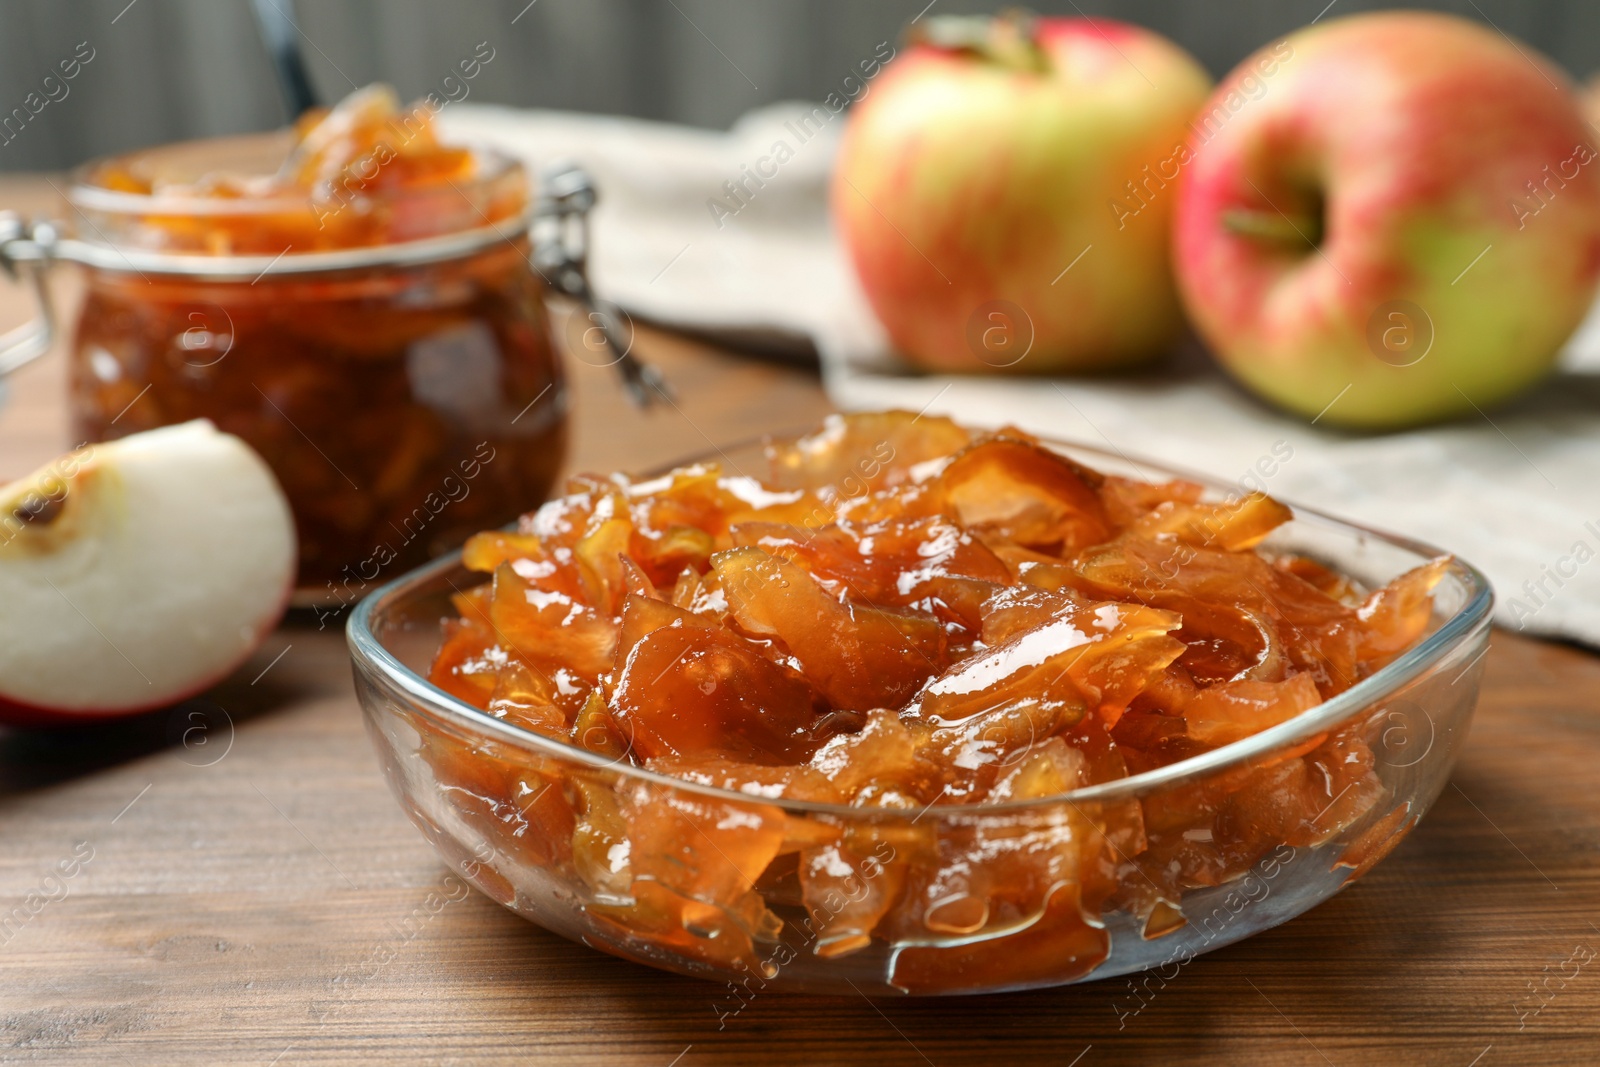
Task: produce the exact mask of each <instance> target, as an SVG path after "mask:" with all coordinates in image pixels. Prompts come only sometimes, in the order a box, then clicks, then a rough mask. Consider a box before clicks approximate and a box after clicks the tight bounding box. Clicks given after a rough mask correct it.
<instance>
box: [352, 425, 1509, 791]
mask: <svg viewBox="0 0 1600 1067" xmlns="http://www.w3.org/2000/svg"><path fill="white" fill-rule="evenodd" d="M784 436H786V435H781V434H773V435H767V436H765V437H762V438H757V439H753V440H750V441H745V442H740V443H736V444H734V445H729V446H725V447H726V448H727V449H739V448H748V447H751V446H753V445H755V444H758V443H764V442H765V441H768V440H773V439H781V438H782V437H784ZM1041 443H1043V444H1045V445H1047V446H1049V447H1051V448H1052V449H1054V450H1061V449H1066V450H1069V451H1070V452H1073V453H1089V454H1092V455H1096V456H1101V457H1105V458H1106V459H1108V460H1111V461H1113V462H1119V463H1122V464H1125V465H1128V466H1132V467H1134V468H1145V467H1148V468H1150V469H1151V470H1153V471H1155V472H1158V473H1161V474H1166V475H1171V476H1174V477H1179V478H1184V479H1187V480H1190V481H1195V482H1198V483H1199V484H1201V485H1203V486H1205V487H1206V488H1207V489H1211V490H1218V489H1220V490H1224V491H1234V492H1236V491H1237V486H1234V485H1232V484H1231V483H1227V482H1223V481H1221V480H1220V479H1218V478H1216V477H1214V476H1211V475H1207V474H1203V473H1197V472H1192V471H1188V470H1185V469H1184V468H1181V467H1177V466H1174V465H1172V464H1170V463H1165V462H1161V461H1157V460H1149V459H1146V458H1144V457H1135V456H1130V455H1128V454H1127V453H1125V452H1123V451H1122V450H1121V449H1117V450H1115V451H1111V450H1107V449H1104V448H1100V447H1097V446H1095V445H1090V444H1087V443H1083V442H1077V441H1068V440H1064V439H1061V438H1041ZM717 451H718V452H722V453H723V454H724V455H725V454H726V452H725V449H718V450H717ZM705 461H706V457H705V456H704V455H701V456H695V457H690V458H687V459H685V460H683V461H682V462H680V463H678V464H674V465H673V466H672V467H667V468H664V469H667V470H671V469H674V467H676V466H683V465H687V464H690V463H695V462H705ZM1275 499H1281V498H1275ZM1283 502H1284V503H1286V504H1288V505H1289V506H1290V508H1292V509H1293V511H1294V518H1293V519H1292V520H1291V523H1296V522H1305V523H1308V524H1310V525H1315V526H1322V527H1331V528H1334V529H1337V530H1340V531H1342V532H1345V533H1349V534H1354V535H1356V537H1357V538H1370V539H1374V540H1378V541H1382V542H1384V543H1385V544H1388V545H1391V546H1394V547H1397V548H1401V549H1404V550H1406V551H1409V552H1412V553H1414V554H1416V555H1419V556H1423V557H1425V558H1437V557H1439V556H1446V555H1448V556H1450V565H1449V569H1448V571H1447V573H1448V574H1450V575H1451V576H1453V577H1455V578H1456V579H1457V580H1459V581H1461V582H1462V583H1463V585H1464V586H1465V588H1466V591H1467V597H1466V602H1465V603H1464V604H1462V606H1461V608H1460V609H1459V610H1457V611H1456V612H1455V613H1454V614H1453V615H1451V616H1450V617H1449V618H1447V619H1445V620H1444V622H1443V623H1441V624H1440V626H1439V627H1438V629H1436V630H1434V631H1433V632H1432V633H1431V634H1429V635H1428V636H1427V637H1425V638H1423V639H1422V640H1421V641H1419V642H1418V643H1417V644H1415V645H1413V646H1412V647H1411V648H1409V649H1407V650H1405V651H1404V652H1402V653H1401V654H1400V655H1399V656H1397V657H1396V658H1395V659H1394V660H1392V661H1391V662H1390V663H1388V664H1386V665H1385V666H1383V667H1381V668H1379V669H1378V670H1377V671H1376V672H1375V673H1373V674H1372V675H1370V676H1369V677H1367V678H1363V679H1362V680H1361V681H1359V682H1357V683H1356V684H1355V685H1353V686H1351V687H1350V688H1349V689H1346V690H1345V691H1344V692H1342V693H1340V694H1338V695H1337V696H1335V697H1333V698H1332V699H1330V700H1325V701H1323V702H1322V703H1320V704H1317V705H1315V706H1314V707H1311V708H1308V709H1307V710H1305V711H1303V712H1301V713H1300V714H1299V715H1296V716H1295V717H1294V718H1292V719H1287V720H1285V721H1284V722H1281V723H1278V724H1277V725H1276V726H1272V727H1269V728H1268V729H1265V730H1262V731H1260V732H1259V733H1254V734H1251V735H1249V736H1248V737H1244V738H1241V739H1240V740H1238V741H1233V742H1230V743H1229V744H1226V745H1223V746H1221V747H1219V748H1215V749H1212V750H1211V751H1209V752H1202V753H1200V754H1199V755H1195V756H1190V757H1188V758H1187V759H1182V760H1178V761H1176V762H1174V763H1169V764H1166V765H1164V766H1161V767H1156V768H1153V769H1151V770H1147V771H1141V772H1139V773H1138V774H1131V775H1128V776H1127V777H1125V778H1117V779H1113V780H1112V781H1109V782H1101V783H1099V784H1097V785H1089V786H1083V787H1081V788H1078V789H1074V790H1071V791H1070V792H1067V793H1061V794H1059V795H1056V796H1050V797H1032V798H1028V799H1024V800H1010V801H1004V802H1001V803H978V804H946V805H940V804H938V803H937V801H935V802H934V803H931V804H929V805H928V806H927V807H925V808H924V809H923V811H922V813H926V812H927V811H929V810H932V809H934V808H938V809H939V813H940V816H941V817H944V818H961V817H963V816H986V815H990V814H995V813H1008V812H1009V813H1015V812H1019V811H1025V810H1028V809H1037V808H1047V807H1050V806H1053V805H1059V804H1063V803H1066V804H1072V805H1073V806H1074V807H1076V806H1077V805H1078V804H1079V803H1095V804H1104V803H1110V802H1117V801H1125V800H1130V799H1135V798H1137V797H1141V796H1144V795H1146V794H1147V793H1150V792H1153V791H1157V790H1161V789H1167V788H1172V787H1175V786H1180V785H1183V784H1186V783H1188V782H1192V781H1194V780H1195V779H1198V778H1203V777H1206V776H1208V775H1210V774H1213V773H1215V772H1218V771H1222V770H1226V769H1229V768H1231V767H1235V766H1238V765H1241V764H1245V763H1248V762H1250V761H1251V760H1253V759H1255V758H1257V757H1259V756H1262V755H1265V754H1267V753H1270V752H1272V751H1274V750H1277V749H1282V748H1288V747H1291V746H1293V745H1294V744H1296V743H1298V742H1300V741H1304V740H1306V739H1308V738H1310V737H1312V736H1313V735H1315V734H1318V733H1321V732H1323V731H1325V730H1327V729H1330V728H1332V727H1334V726H1336V725H1338V724H1340V723H1342V722H1344V721H1345V720H1347V719H1349V718H1352V717H1353V716H1355V715H1356V714H1357V713H1359V712H1360V711H1362V710H1363V709H1365V708H1367V707H1370V706H1372V705H1373V704H1376V703H1377V702H1379V701H1381V700H1382V699H1383V698H1384V697H1385V696H1387V695H1389V694H1391V693H1393V692H1395V691H1396V690H1398V689H1400V688H1401V687H1402V686H1404V685H1405V684H1407V683H1408V682H1411V681H1413V680H1414V679H1416V678H1418V677H1419V676H1421V675H1422V674H1423V673H1424V672H1425V671H1427V670H1428V669H1429V668H1430V667H1432V666H1434V665H1435V664H1437V663H1439V662H1442V661H1443V660H1444V659H1445V657H1446V656H1447V655H1449V653H1451V652H1452V651H1454V650H1455V649H1457V648H1458V647H1460V646H1461V645H1463V644H1464V643H1466V642H1467V641H1468V640H1469V639H1470V638H1471V637H1472V636H1473V635H1475V634H1476V633H1478V632H1479V631H1480V630H1482V629H1484V628H1486V627H1487V625H1488V622H1489V615H1490V611H1491V609H1492V607H1493V605H1494V590H1493V587H1492V586H1491V585H1490V583H1489V579H1488V578H1487V577H1486V576H1485V575H1484V574H1483V572H1482V571H1480V570H1479V569H1478V568H1477V567H1475V566H1473V565H1472V564H1470V563H1468V562H1466V561H1465V560H1463V559H1461V558H1460V557H1459V556H1455V555H1454V554H1452V553H1447V552H1445V551H1443V550H1441V549H1439V548H1437V547H1435V546H1433V545H1431V544H1428V543H1427V542H1425V541H1419V540H1416V539H1414V538H1410V537H1405V536H1403V535H1400V534H1392V533H1388V532H1386V531H1383V530H1378V529H1375V528H1373V527H1370V526H1367V525H1364V524H1362V523H1357V522H1352V521H1349V520H1346V519H1340V518H1337V517H1335V516H1333V515H1330V514H1328V513H1327V512H1324V511H1322V510H1320V509H1317V508H1312V507H1306V506H1302V505H1300V504H1295V503H1293V502H1290V501H1283ZM1287 525H1288V524H1285V526H1286V527H1287ZM460 561H461V551H460V550H459V549H458V550H456V551H455V552H452V553H449V554H448V555H445V556H441V557H440V558H438V559H436V560H433V561H431V562H429V563H425V564H423V565H422V566H420V567H417V568H414V569H413V570H410V571H407V572H406V573H405V574H402V575H400V576H399V577H397V578H394V579H392V580H390V581H388V582H386V583H385V584H383V585H382V586H380V587H378V588H377V589H375V590H373V591H372V592H371V593H369V594H368V595H367V596H365V597H363V598H362V599H361V601H360V602H359V603H358V604H357V605H356V607H355V609H354V610H353V611H352V612H351V614H350V618H349V620H348V621H347V622H346V624H345V636H346V640H347V642H348V645H349V648H350V655H351V659H352V661H354V664H355V666H356V668H357V670H358V671H359V670H361V669H363V668H365V669H366V670H368V671H370V672H372V673H376V674H378V675H380V676H382V677H383V678H384V679H385V680H386V681H387V682H388V683H389V684H390V685H392V686H394V687H395V688H397V689H399V690H401V691H403V692H404V693H405V694H406V695H407V696H409V697H410V698H411V700H412V703H413V705H414V706H415V707H416V708H418V709H419V710H421V711H423V712H424V713H426V714H428V715H429V716H431V717H432V718H434V719H436V720H442V721H443V722H444V723H445V724H446V725H450V726H454V727H455V728H457V729H465V730H466V731H468V732H469V733H475V734H480V735H481V734H488V735H492V736H493V737H494V738H496V739H497V740H500V741H509V742H511V743H512V744H514V745H516V746H517V747H520V748H523V749H526V750H529V751H532V752H534V753H536V754H538V755H542V756H553V757H557V758H560V759H565V760H570V761H572V762H574V763H578V764H582V765H585V766H588V767H591V768H593V769H595V770H611V771H614V772H615V773H617V774H618V775H621V776H624V777H629V778H633V779H637V780H639V781H641V782H648V783H650V784H653V785H659V786H666V787H670V788H674V789H679V790H683V791H685V792H690V793H695V794H699V795H702V796H708V797H713V798H715V799H718V800H723V801H736V802H739V803H742V804H753V803H754V804H761V805H763V806H768V807H774V808H778V809H780V810H782V811H784V812H786V813H791V814H802V815H813V814H816V815H833V816H839V817H845V818H850V819H856V820H861V819H889V820H898V819H901V818H903V817H905V816H906V814H907V813H908V812H909V811H910V810H911V809H909V808H882V807H872V806H862V807H855V806H851V805H848V804H834V803H828V802H822V801H809V800H797V799H794V798H790V797H766V796H761V795H759V794H753V793H745V792H741V791H739V790H735V789H723V788H721V787H719V786H714V785H708V784H705V783H703V782H696V781H693V780H690V779H687V778H680V777H677V776H675V775H670V774H663V773H661V772H659V771H652V770H649V769H648V768H645V767H640V766H638V765H636V764H632V763H628V762H626V761H624V760H622V759H621V758H620V757H606V756H602V755H600V754H598V753H595V752H591V751H589V750H588V749H584V748H579V747H578V746H576V745H572V744H569V743H567V742H565V741H559V740H556V739H555V738H552V737H546V736H545V735H543V734H538V733H534V732H533V731H531V730H524V729H522V728H521V727H519V726H514V725H512V724H511V723H508V722H506V721H505V720H503V719H497V718H495V717H494V716H492V715H490V714H489V713H488V712H486V711H483V710H482V709H480V708H476V707H474V706H473V705H471V704H469V703H467V702H466V701H464V700H461V699H460V698H458V697H455V696H452V695H451V694H449V693H447V692H445V691H444V690H443V689H440V688H439V687H438V686H436V685H434V684H433V683H432V682H430V681H428V680H427V679H426V678H424V677H423V676H421V675H419V674H417V673H416V672H415V671H413V670H411V669H410V668H409V667H407V666H405V664H403V663H401V662H400V660H399V659H398V658H397V657H395V655H394V654H393V653H391V652H390V651H389V650H388V649H386V648H384V647H383V645H382V643H381V642H379V640H378V638H377V636H376V634H374V633H373V631H372V618H373V616H374V614H375V613H376V612H377V611H379V610H380V609H381V608H383V607H385V606H387V605H388V604H389V603H390V602H391V601H393V600H396V599H398V598H399V597H401V596H403V595H404V594H406V593H407V592H409V591H410V589H411V588H412V587H414V586H416V585H420V584H422V583H423V582H426V581H428V580H429V579H431V578H433V577H435V576H437V575H439V574H441V573H444V572H446V571H449V570H451V569H452V568H455V567H458V566H459V565H460ZM1469 667H1470V665H1469ZM624 755H626V753H625V754H624ZM916 817H917V818H920V817H921V814H918V815H917V816H916Z"/></svg>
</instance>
